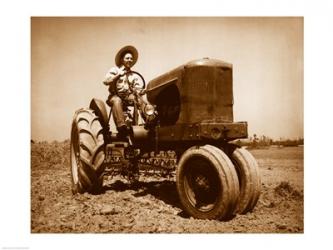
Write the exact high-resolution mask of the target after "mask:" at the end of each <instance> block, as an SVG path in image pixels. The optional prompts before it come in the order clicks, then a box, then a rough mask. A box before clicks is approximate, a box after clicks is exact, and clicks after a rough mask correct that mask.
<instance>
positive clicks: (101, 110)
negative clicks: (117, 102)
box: [89, 98, 109, 129]
mask: <svg viewBox="0 0 333 250" xmlns="http://www.w3.org/2000/svg"><path fill="white" fill-rule="evenodd" d="M89 108H90V109H92V110H93V111H94V112H95V114H96V116H97V117H98V118H99V120H100V122H101V125H102V127H103V128H104V129H106V128H108V127H109V119H108V113H107V111H106V107H105V104H104V102H103V101H101V100H99V99H96V98H93V99H92V100H91V102H90V105H89Z"/></svg>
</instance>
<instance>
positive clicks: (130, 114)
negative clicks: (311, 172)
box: [30, 16, 304, 234]
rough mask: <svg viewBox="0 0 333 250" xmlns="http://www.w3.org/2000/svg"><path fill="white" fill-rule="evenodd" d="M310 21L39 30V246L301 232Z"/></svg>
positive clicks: (35, 75) (57, 21)
mask: <svg viewBox="0 0 333 250" xmlns="http://www.w3.org/2000/svg"><path fill="white" fill-rule="evenodd" d="M303 26H304V19H303V17H298V16H295V17H38V16H34V17H31V19H30V27H31V141H30V148H31V181H30V182H31V190H30V192H31V196H30V197H31V201H30V202H31V211H30V212H31V224H30V229H31V233H33V234H36V233H63V234H65V233H110V234H112V233H129V234H131V233H154V234H162V233H164V234H165V233H170V234H171V233H172V234H174V233H177V234H185V233H186V234H189V233H274V234H279V233H296V234H303V233H304V150H303V146H304V122H303V120H304V114H303V110H304V104H303V103H304V96H303V92H304V87H303V81H304V77H303V75H304V72H303V60H304V46H303V44H304V38H303V36H304V27H303Z"/></svg>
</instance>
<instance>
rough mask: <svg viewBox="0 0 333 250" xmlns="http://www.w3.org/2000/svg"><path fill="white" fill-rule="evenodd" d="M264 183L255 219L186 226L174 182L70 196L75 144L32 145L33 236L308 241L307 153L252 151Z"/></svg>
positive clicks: (120, 185) (112, 184)
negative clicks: (253, 236) (262, 236)
mask: <svg viewBox="0 0 333 250" xmlns="http://www.w3.org/2000/svg"><path fill="white" fill-rule="evenodd" d="M251 153H252V154H253V155H254V157H255V158H256V159H257V160H258V163H259V166H260V171H261V175H262V193H261V196H260V199H259V201H258V204H257V206H256V207H255V209H254V211H253V212H252V213H248V214H246V215H237V216H236V217H235V218H234V219H232V220H230V221H227V222H221V221H209V220H197V219H194V218H188V217H187V216H186V214H184V213H183V212H182V209H181V205H180V203H179V199H178V195H177V191H176V186H175V183H174V182H173V181H170V180H163V181H158V180H157V179H153V178H152V177H149V178H141V179H140V185H139V187H138V188H136V189H130V188H129V187H128V185H127V183H126V181H125V180H123V179H113V180H107V181H106V182H105V192H104V193H103V194H100V195H91V194H83V195H75V196H73V195H72V193H71V188H70V185H71V181H70V166H69V143H68V141H66V142H63V143H57V142H53V143H32V144H31V232H32V233H303V230H304V228H303V214H304V213H303V210H304V209H303V147H289V148H270V149H260V150H251Z"/></svg>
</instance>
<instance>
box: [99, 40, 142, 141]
mask: <svg viewBox="0 0 333 250" xmlns="http://www.w3.org/2000/svg"><path fill="white" fill-rule="evenodd" d="M137 60H138V51H137V50H136V48H135V47H133V46H130V45H129V46H125V47H123V48H122V49H120V50H119V51H118V53H117V55H116V57H115V63H116V67H112V68H111V69H110V70H109V71H108V72H107V74H106V76H105V80H104V81H103V83H104V84H105V85H108V86H109V93H110V94H109V97H108V100H107V101H106V103H107V104H108V105H109V106H110V107H111V109H112V115H113V119H114V122H115V124H116V127H117V130H118V137H119V138H125V137H126V136H127V135H128V134H129V131H128V128H127V126H126V124H125V118H124V114H123V109H124V108H125V109H126V108H127V106H128V105H129V104H131V103H132V102H133V100H134V96H133V94H132V90H135V87H136V86H137V85H139V82H138V78H137V75H136V74H133V73H131V67H132V66H133V65H134V64H135V63H136V61H137Z"/></svg>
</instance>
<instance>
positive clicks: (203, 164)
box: [176, 145, 239, 219]
mask: <svg viewBox="0 0 333 250" xmlns="http://www.w3.org/2000/svg"><path fill="white" fill-rule="evenodd" d="M176 184H177V190H178V194H179V198H180V201H181V203H182V205H183V207H184V210H185V211H186V212H187V213H188V214H189V215H190V216H193V217H194V218H198V219H229V218H231V217H232V216H233V215H234V214H235V209H236V206H237V202H238V196H239V183H238V178H237V173H236V171H235V169H234V167H233V164H232V162H231V161H230V159H229V158H228V157H227V155H226V154H225V153H224V152H223V151H222V150H220V149H218V148H216V147H213V146H209V145H205V146H202V147H192V148H190V149H188V150H187V151H185V153H184V154H183V155H182V156H181V158H180V160H179V164H178V167H177V172H176Z"/></svg>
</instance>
